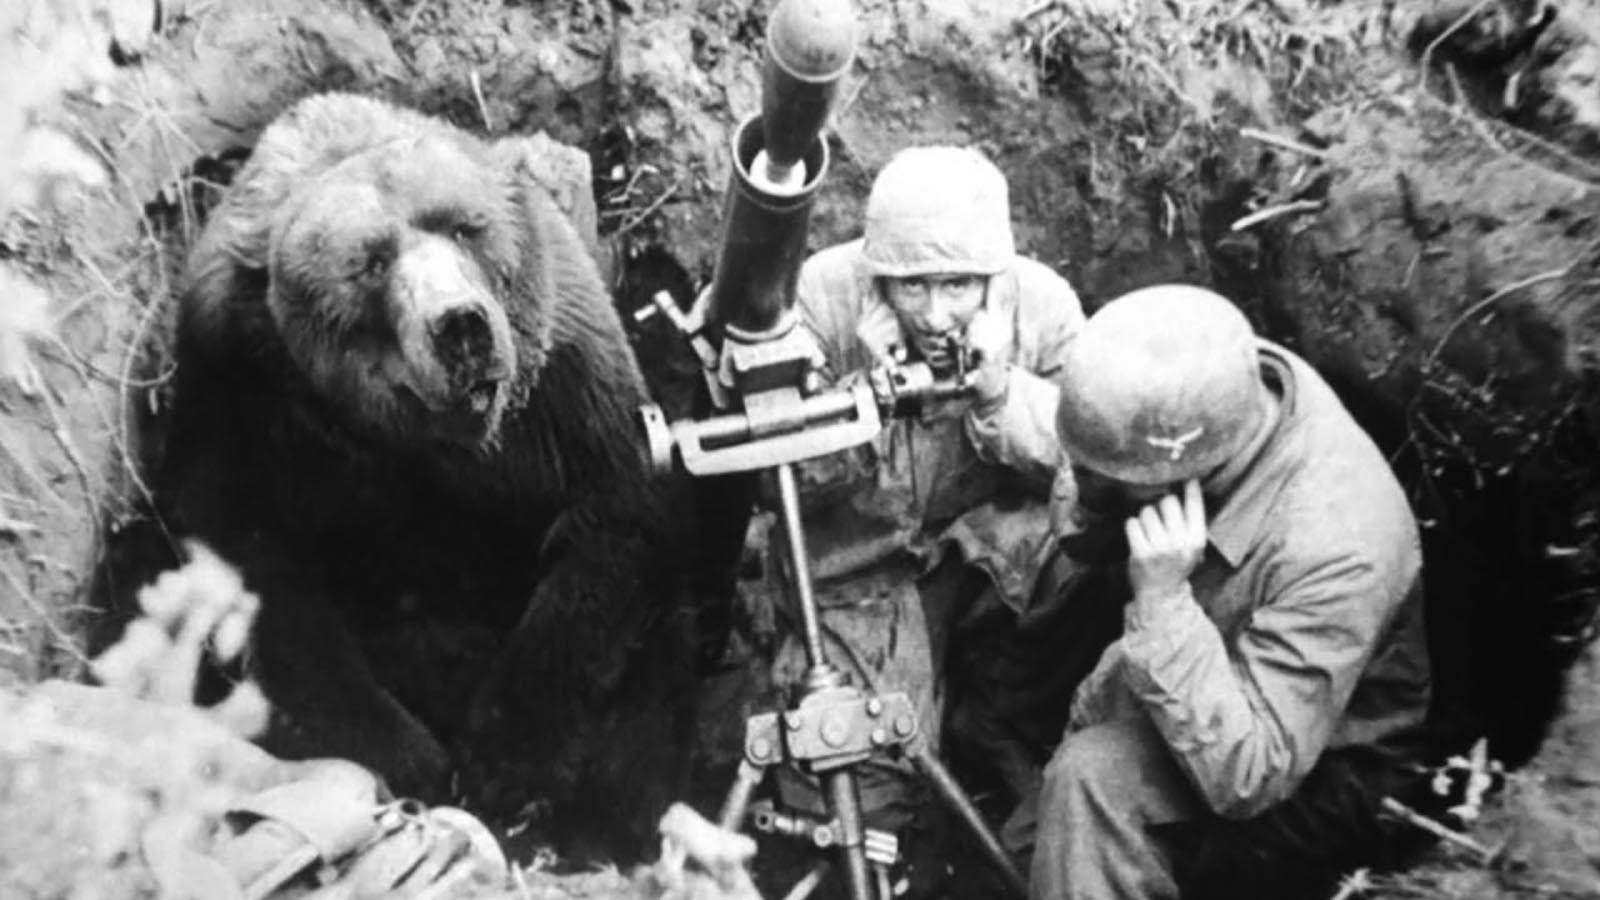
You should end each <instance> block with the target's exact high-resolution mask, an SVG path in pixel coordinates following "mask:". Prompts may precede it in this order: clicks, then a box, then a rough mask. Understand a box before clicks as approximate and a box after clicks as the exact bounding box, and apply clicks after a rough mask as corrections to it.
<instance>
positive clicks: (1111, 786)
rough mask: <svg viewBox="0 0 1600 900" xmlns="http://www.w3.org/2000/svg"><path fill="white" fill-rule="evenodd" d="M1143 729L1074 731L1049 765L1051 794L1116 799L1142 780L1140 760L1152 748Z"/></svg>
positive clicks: (1118, 726)
mask: <svg viewBox="0 0 1600 900" xmlns="http://www.w3.org/2000/svg"><path fill="white" fill-rule="evenodd" d="M1144 740H1145V737H1144V735H1143V733H1142V731H1141V730H1140V729H1139V728H1136V727H1133V726H1132V725H1131V724H1128V723H1124V722H1107V723H1105V724H1103V725H1096V726H1093V727H1091V728H1085V729H1082V730H1080V731H1074V732H1072V733H1071V734H1069V735H1067V736H1066V738H1065V739H1063V740H1062V742H1061V746H1060V747H1058V748H1057V749H1056V752H1055V755H1054V756H1052V757H1051V758H1050V762H1049V764H1047V765H1046V766H1045V771H1044V777H1045V789H1046V791H1047V792H1058V791H1059V792H1066V793H1073V792H1078V793H1084V792H1096V793H1099V794H1101V795H1104V796H1107V797H1112V798H1114V797H1115V796H1116V795H1117V794H1118V793H1120V792H1124V791H1130V792H1131V791H1132V790H1134V789H1135V788H1137V786H1138V783H1139V782H1140V781H1142V779H1143V776H1142V774H1141V773H1142V772H1143V767H1142V766H1141V765H1140V762H1139V761H1140V760H1141V759H1143V758H1144V757H1145V756H1146V755H1147V753H1148V748H1147V747H1145V746H1144V745H1143V741H1144Z"/></svg>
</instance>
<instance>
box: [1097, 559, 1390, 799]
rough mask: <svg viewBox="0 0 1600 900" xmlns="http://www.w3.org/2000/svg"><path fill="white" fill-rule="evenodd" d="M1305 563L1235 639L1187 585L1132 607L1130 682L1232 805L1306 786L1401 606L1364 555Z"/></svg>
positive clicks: (1206, 784) (1171, 741) (1211, 792)
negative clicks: (1154, 601)
mask: <svg viewBox="0 0 1600 900" xmlns="http://www.w3.org/2000/svg"><path fill="white" fill-rule="evenodd" d="M1297 568H1298V571H1297V572H1295V573H1294V574H1293V575H1292V576H1291V577H1289V578H1286V579H1283V581H1282V584H1281V586H1279V587H1277V588H1275V589H1274V591H1273V593H1274V596H1272V597H1271V598H1269V599H1268V600H1267V602H1266V603H1265V604H1264V605H1263V606H1261V607H1260V608H1259V609H1257V610H1256V611H1255V612H1254V613H1253V614H1252V615H1251V617H1250V619H1249V620H1248V621H1247V622H1246V623H1245V625H1244V626H1243V627H1242V628H1241V629H1240V632H1239V634H1238V635H1237V636H1236V637H1235V638H1234V639H1233V641H1232V642H1231V645H1230V644H1229V643H1227V642H1225V640H1224V638H1223V636H1222V634H1221V633H1219V632H1218V630H1217V628H1216V626H1215V625H1214V624H1212V622H1211V620H1210V619H1209V618H1207V617H1206V615H1205V613H1204V611H1203V610H1202V609H1201V608H1200V606H1199V604H1197V603H1196V602H1195V600H1194V596H1193V594H1192V593H1191V592H1190V590H1189V589H1188V587H1187V586H1185V587H1184V589H1183V590H1182V591H1180V592H1179V593H1177V594H1176V595H1174V596H1171V597H1168V598H1166V599H1165V600H1164V601H1161V602H1159V603H1158V604H1156V606H1155V607H1153V608H1152V607H1150V606H1145V607H1137V606H1135V605H1133V604H1130V605H1129V607H1128V616H1127V623H1126V624H1127V631H1126V634H1125V635H1124V639H1123V650H1124V654H1125V660H1124V665H1125V666H1126V677H1127V679H1128V684H1129V687H1130V688H1131V689H1132V691H1133V693H1134V694H1135V695H1136V696H1137V697H1138V698H1139V699H1140V701H1141V702H1142V705H1143V707H1144V708H1145V710H1146V711H1147V712H1148V713H1149V715H1150V716H1151V718H1152V719H1153V720H1154V722H1155V724H1156V726H1157V728H1158V729H1159V730H1160V731H1161V733H1162V735H1163V736H1165V738H1166V740H1167V743H1168V745H1169V746H1170V747H1171V748H1172V750H1173V753H1174V755H1175V756H1176V757H1177V759H1178V760H1179V762H1180V764H1181V765H1182V766H1183V768H1184V769H1185V770H1186V771H1187V772H1188V774H1189V777H1190V779H1191V780H1192V781H1193V782H1194V784H1195V786H1196V787H1197V788H1198V789H1199V791H1200V794H1201V795H1202V796H1203V797H1205V799H1206V801H1207V802H1208V804H1209V805H1210V807H1211V808H1212V810H1214V811H1215V812H1216V813H1218V814H1219V815H1222V816H1226V817H1230V818H1247V817H1250V816H1253V815H1256V814H1257V813H1260V812H1261V811H1262V810H1264V809H1266V808H1267V807H1270V806H1272V805H1273V804H1275V803H1278V802H1279V801H1282V800H1283V799H1285V798H1287V797H1288V796H1289V795H1290V794H1291V793H1292V792H1293V791H1294V790H1295V788H1296V787H1298V786H1299V784H1300V781H1301V779H1302V778H1304V777H1305V774H1306V772H1308V771H1309V770H1310V769H1311V766H1312V765H1313V764H1314V763H1315V762H1316V760H1317V758H1318V757H1319V756H1320V755H1321V754H1322V751H1323V749H1324V747H1326V745H1327V742H1328V738H1329V735H1330V734H1331V732H1332V730H1333V728H1334V726H1335V724H1336V723H1337V722H1338V721H1339V720H1340V717H1341V716H1342V714H1343V712H1344V709H1345V706H1346V704H1347V703H1348V701H1349V699H1350V695H1351V692H1352V691H1353V690H1354V688H1355V684H1356V681H1357V679H1358V677H1359V676H1360V674H1361V672H1362V670H1363V669H1364V668H1365V667H1366V664H1367V661H1368V660H1369V658H1370V657H1371V654H1372V653H1373V648H1374V647H1375V646H1376V644H1377V642H1378V640H1379V638H1380V636H1381V632H1382V629H1383V628H1384V627H1385V623H1386V622H1387V621H1388V619H1389V618H1390V615H1391V612H1392V610H1393V609H1394V608H1395V606H1396V604H1395V602H1394V598H1393V597H1392V596H1388V594H1390V593H1392V591H1393V586H1392V585H1389V586H1386V585H1385V579H1384V578H1382V577H1381V576H1380V573H1379V572H1378V570H1377V567H1376V566H1375V565H1374V564H1372V563H1370V562H1367V561H1364V560H1363V559H1361V558H1360V557H1358V556H1356V555H1354V554H1344V555H1339V556H1332V557H1329V558H1326V559H1325V560H1324V561H1323V562H1321V563H1320V564H1315V565H1302V566H1299V567H1297Z"/></svg>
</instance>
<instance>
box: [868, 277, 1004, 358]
mask: <svg viewBox="0 0 1600 900" xmlns="http://www.w3.org/2000/svg"><path fill="white" fill-rule="evenodd" d="M883 281H884V295H885V298H886V299H887V300H888V301H889V306H890V307H891V308H893V309H894V314H895V317H896V318H897V319H899V320H900V330H901V331H902V332H904V333H905V337H906V341H907V343H909V344H911V346H913V347H915V348H916V350H917V353H918V354H919V355H921V357H922V359H924V360H926V361H927V363H928V364H929V365H931V366H933V367H934V368H935V369H940V368H943V367H945V366H948V365H950V363H951V362H952V361H951V360H950V359H948V358H947V357H948V356H949V354H950V338H951V337H956V338H961V337H963V336H964V335H965V334H966V332H967V326H968V325H970V324H972V318H973V316H976V315H977V314H978V310H980V309H982V308H983V294H984V288H985V286H986V282H987V279H986V278H984V276H982V275H974V274H971V273H946V274H938V275H921V276H916V277H913V278H885V279H884V280H883Z"/></svg>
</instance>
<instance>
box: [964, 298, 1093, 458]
mask: <svg viewBox="0 0 1600 900" xmlns="http://www.w3.org/2000/svg"><path fill="white" fill-rule="evenodd" d="M1044 285H1045V286H1043V287H1032V288H1031V289H1032V290H1035V291H1036V292H1037V293H1036V295H1035V296H1031V297H1023V298H1021V300H1020V302H1019V303H1018V304H1017V310H1018V312H1017V316H1016V322H1015V326H1014V327H1015V340H1016V341H1017V344H1018V348H1019V353H1018V354H1017V357H1016V359H1015V360H1013V361H1012V362H1011V363H1010V364H1009V365H1008V369H1007V372H1006V390H1005V393H1004V395H1002V397H1001V400H1000V402H998V403H996V404H992V405H989V406H987V407H985V406H979V405H974V406H973V408H972V409H970V410H969V411H968V412H967V416H966V429H967V436H968V437H969V439H970V440H971V441H972V444H973V446H974V447H976V448H977V451H978V454H979V455H980V456H982V457H983V458H984V459H985V460H987V461H989V462H992V463H996V464H998V465H1002V466H1005V467H1007V468H1010V469H1013V470H1015V471H1017V472H1019V473H1021V474H1022V476H1023V477H1024V478H1025V479H1026V480H1027V481H1028V483H1030V484H1038V485H1040V486H1041V487H1048V486H1049V485H1050V483H1051V481H1052V480H1054V478H1055V473H1056V470H1057V469H1059V468H1060V467H1061V466H1062V464H1063V463H1064V462H1065V456H1064V455H1063V454H1062V452H1061V442H1060V440H1059V439H1058V438H1057V437H1056V426H1055V420H1056V405H1057V403H1058V402H1059V400H1060V396H1061V394H1060V386H1061V385H1060V378H1061V373H1062V369H1063V367H1064V365H1065V362H1066V349H1067V344H1068V342H1070V341H1071V340H1072V338H1073V337H1074V336H1075V335H1077V333H1078V330H1079V329H1080V328H1081V327H1083V320H1084V317H1083V305H1082V304H1081V303H1080V302H1079V301H1078V295H1077V294H1076V293H1074V292H1073V290H1072V287H1071V286H1070V285H1068V284H1067V282H1066V281H1065V279H1062V278H1061V277H1059V276H1056V275H1054V274H1053V273H1051V274H1050V275H1049V277H1048V278H1046V279H1044ZM1025 289H1027V288H1025Z"/></svg>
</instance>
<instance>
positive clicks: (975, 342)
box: [966, 310, 1008, 407]
mask: <svg viewBox="0 0 1600 900" xmlns="http://www.w3.org/2000/svg"><path fill="white" fill-rule="evenodd" d="M1007 338H1008V335H1007V334H1006V326H1005V321H1004V320H1003V319H1001V318H1000V317H999V316H996V315H993V314H991V313H990V312H989V311H988V310H979V311H978V313H977V315H975V316H973V317H972V321H971V322H969V323H968V324H967V336H966V341H967V348H968V349H970V350H972V351H973V352H974V353H976V354H977V357H978V367H977V368H976V369H974V370H973V372H972V374H971V375H970V378H971V379H972V389H973V402H975V403H976V404H977V405H978V406H980V407H985V406H994V405H995V404H998V403H999V402H1000V401H1002V400H1004V399H1005V396H1006V380H1007V371H1006V370H1007V368H1008V366H1007V365H1006V362H1005V351H1006V344H1007V343H1008V340H1007Z"/></svg>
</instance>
